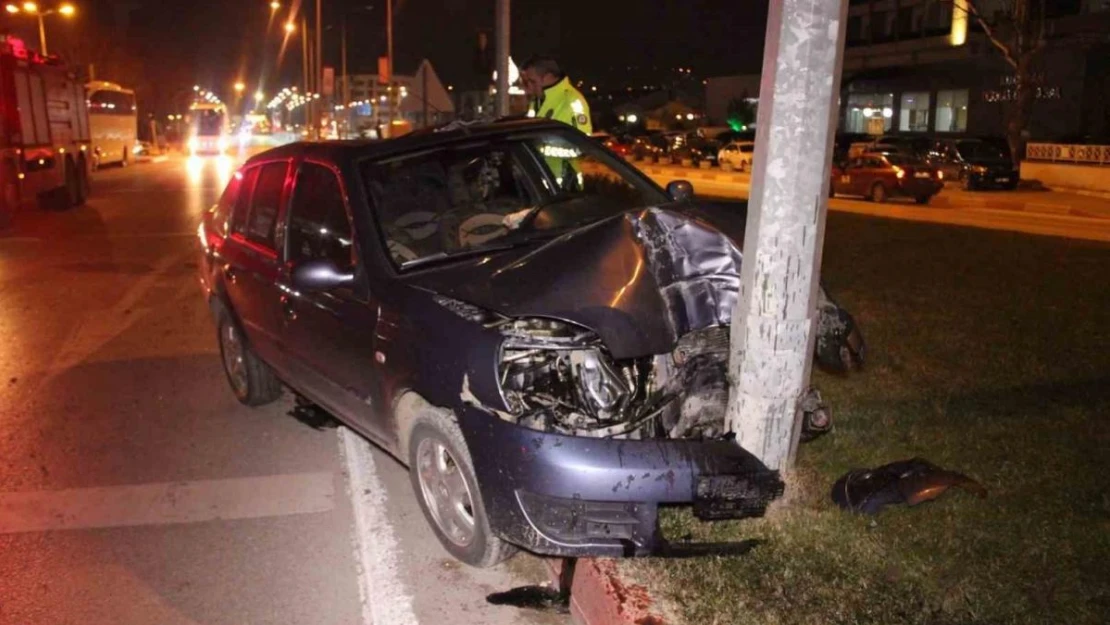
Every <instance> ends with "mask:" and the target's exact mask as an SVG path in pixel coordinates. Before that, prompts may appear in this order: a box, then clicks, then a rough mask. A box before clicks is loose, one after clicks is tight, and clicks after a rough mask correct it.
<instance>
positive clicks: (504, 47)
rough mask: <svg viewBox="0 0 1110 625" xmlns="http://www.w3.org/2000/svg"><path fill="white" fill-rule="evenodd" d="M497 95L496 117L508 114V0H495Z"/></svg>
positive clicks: (494, 108) (495, 100)
mask: <svg viewBox="0 0 1110 625" xmlns="http://www.w3.org/2000/svg"><path fill="white" fill-rule="evenodd" d="M495 26H496V28H497V33H496V36H497V41H496V42H495V44H494V45H495V46H496V48H495V51H494V52H495V53H496V54H497V95H496V97H495V99H494V101H493V110H494V113H495V114H496V115H497V116H498V117H504V116H505V115H508V114H509V0H497V17H496V24H495Z"/></svg>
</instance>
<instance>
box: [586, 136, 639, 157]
mask: <svg viewBox="0 0 1110 625" xmlns="http://www.w3.org/2000/svg"><path fill="white" fill-rule="evenodd" d="M590 136H591V137H593V138H594V139H596V140H597V141H598V142H599V143H601V145H604V146H605V147H606V148H608V149H609V150H611V151H612V152H614V153H616V154H619V155H621V156H624V157H628V156H629V155H630V154H631V153H632V142H631V141H630V140H629V139H628V138H627V137H617V136H614V135H611V134H609V133H607V132H595V133H593V134H592V135H590Z"/></svg>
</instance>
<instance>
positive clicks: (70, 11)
mask: <svg viewBox="0 0 1110 625" xmlns="http://www.w3.org/2000/svg"><path fill="white" fill-rule="evenodd" d="M4 10H6V11H7V12H8V13H11V14H12V15H15V14H16V13H26V14H28V15H34V16H35V17H37V18H38V20H39V47H40V48H41V49H42V54H43V56H46V55H47V54H49V53H48V52H47V50H46V25H45V24H44V23H43V20H42V18H44V17H46V16H47V15H54V14H55V13H57V14H59V15H62V16H64V17H73V15H74V14H75V13H77V9H76V8H74V6H73V5H72V4H69V3H66V4H63V5H61V6H59V7H57V8H54V9H47V10H46V11H40V10H39V5H37V4H35V3H34V2H24V3H23V5H22V7H19V6H16V5H14V4H9V5H6V6H5V7H4Z"/></svg>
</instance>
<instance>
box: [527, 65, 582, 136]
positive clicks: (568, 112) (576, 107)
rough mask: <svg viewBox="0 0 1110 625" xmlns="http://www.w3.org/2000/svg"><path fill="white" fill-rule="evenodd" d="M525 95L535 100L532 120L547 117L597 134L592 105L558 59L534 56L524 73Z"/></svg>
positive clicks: (530, 115)
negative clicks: (591, 109)
mask: <svg viewBox="0 0 1110 625" xmlns="http://www.w3.org/2000/svg"><path fill="white" fill-rule="evenodd" d="M520 82H521V85H522V86H523V88H524V92H525V93H526V94H528V97H530V98H532V104H531V106H530V107H529V109H528V116H529V117H545V118H547V119H554V120H555V121H560V122H563V123H564V124H569V125H571V126H573V127H575V128H577V129H578V130H581V131H582V132H584V133H586V134H590V133H592V132H593V128H594V127H593V122H592V121H591V120H590V105H589V104H586V98H584V97H582V93H581V92H579V91H578V90H577V89H575V88H574V85H572V84H571V83H570V78H568V77H567V76H565V75H564V74H563V72H562V71H561V70H560V69H559V63H557V62H556V61H555V59H553V58H550V57H546V56H533V57H532V58H530V59H528V60H527V61H525V63H524V65H523V67H521V70H520Z"/></svg>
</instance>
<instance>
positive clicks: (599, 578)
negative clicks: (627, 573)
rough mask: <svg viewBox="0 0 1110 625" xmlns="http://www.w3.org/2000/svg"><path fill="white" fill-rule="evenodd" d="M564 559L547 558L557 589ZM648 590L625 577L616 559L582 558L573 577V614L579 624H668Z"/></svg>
mask: <svg viewBox="0 0 1110 625" xmlns="http://www.w3.org/2000/svg"><path fill="white" fill-rule="evenodd" d="M564 562H565V560H563V559H561V558H544V564H545V565H546V566H547V569H548V571H549V572H550V573H551V581H552V583H553V584H554V585H555V587H556V588H557V587H558V586H559V583H560V580H559V577H560V573H561V572H562V567H563V564H564ZM654 604H655V601H654V600H653V599H652V597H651V594H650V593H649V592H648V589H647V588H645V587H644V586H642V585H640V584H634V583H632V582H629V581H627V580H625V579H623V578H622V577H621V575H620V571H619V570H618V567H617V562H616V560H609V559H600V558H582V559H579V560H578V562H577V564H576V565H575V568H574V578H573V580H571V590H570V614H571V619H573V621H574V622H575V623H576V624H578V625H666V621H664V620H663V617H662V616H660V615H659V613H658V612H657V611H654V610H652V606H653V605H654Z"/></svg>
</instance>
